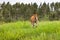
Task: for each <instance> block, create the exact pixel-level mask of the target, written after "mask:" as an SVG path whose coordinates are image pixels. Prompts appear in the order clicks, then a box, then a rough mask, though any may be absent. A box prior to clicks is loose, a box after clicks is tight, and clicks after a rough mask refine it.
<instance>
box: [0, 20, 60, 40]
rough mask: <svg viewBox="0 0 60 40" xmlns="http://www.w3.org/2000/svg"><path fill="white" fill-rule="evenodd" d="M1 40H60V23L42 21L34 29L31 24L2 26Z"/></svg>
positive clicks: (16, 23)
mask: <svg viewBox="0 0 60 40" xmlns="http://www.w3.org/2000/svg"><path fill="white" fill-rule="evenodd" d="M0 40H60V21H42V22H39V24H38V27H35V28H33V27H32V26H31V24H30V22H28V21H25V22H21V21H18V22H14V23H5V24H2V25H0Z"/></svg>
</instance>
